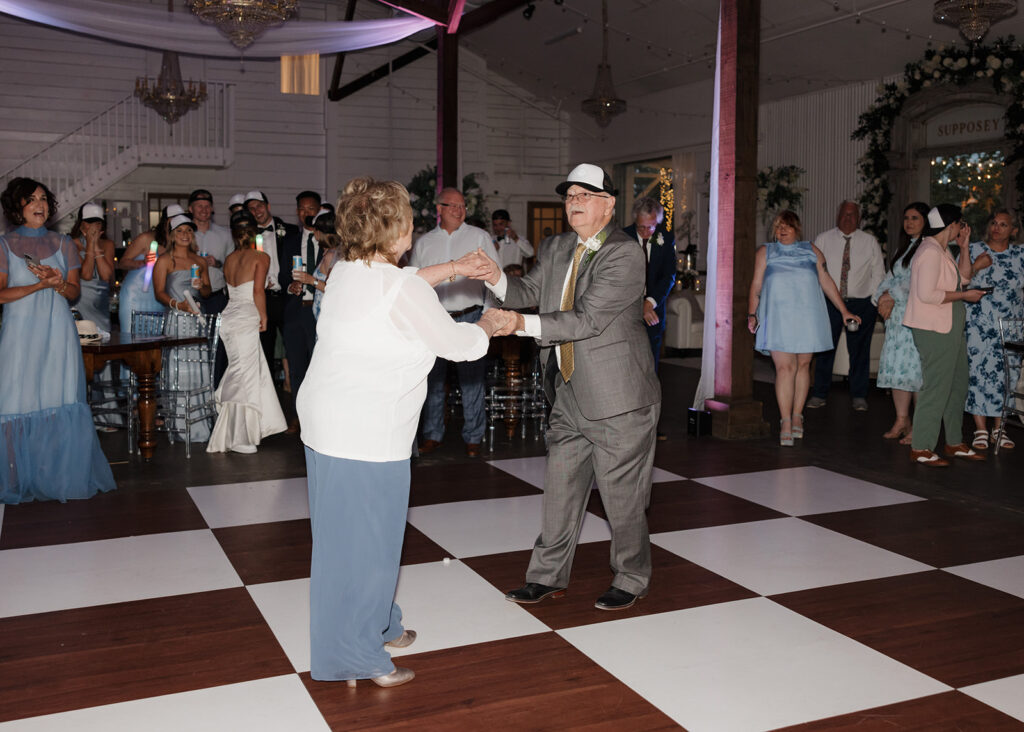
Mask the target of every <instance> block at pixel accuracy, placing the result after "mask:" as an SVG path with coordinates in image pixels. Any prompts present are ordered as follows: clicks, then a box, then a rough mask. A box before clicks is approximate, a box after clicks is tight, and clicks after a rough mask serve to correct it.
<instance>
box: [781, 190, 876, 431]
mask: <svg viewBox="0 0 1024 732" xmlns="http://www.w3.org/2000/svg"><path fill="white" fill-rule="evenodd" d="M858 226H860V206H858V205H857V204H856V203H854V202H853V201H843V202H842V203H841V204H839V211H838V212H837V214H836V227H835V228H834V229H829V230H828V231H826V232H825V233H823V234H819V235H818V238H817V239H815V240H814V246H816V247H817V248H818V249H819V250H821V253H822V254H824V255H825V268H826V269H827V270H828V273H829V274H830V275H831V276H832V279H833V280H834V281H835V283H836V287H838V288H839V291H840V295H841V296H842V298H843V301H844V302H845V303H846V308H847V309H848V310H849V311H850V312H851V313H853V314H854V315H857V316H859V317H860V319H861V324H860V326H859V327H858V329H857V330H854V331H850V330H847V332H846V351H847V353H848V354H849V356H850V396H851V397H852V406H853V408H854V409H855V410H857V411H858V412H866V411H867V409H868V400H867V396H868V380H869V373H868V371H869V369H870V366H871V335H872V333H874V332H875V320H876V319H877V318H878V309H877V308H876V307H875V305H874V304H872V302H871V297H872V296H873V295H874V294H875V289H876V288H877V287H878V285H879V284H880V283H881V282H882V279H883V278H884V277H885V261H884V260H883V258H882V250H881V248H880V247H879V246H878V240H877V239H875V237H873V236H872V235H871V234H869V233H867V232H866V231H861V230H860V229H859V228H857V227H858ZM847 242H849V259H848V263H847V264H846V266H845V267H844V264H843V263H844V259H846V256H845V252H846V251H847ZM844 269H845V270H846V271H845V273H844ZM825 306H826V307H827V308H828V319H829V321H830V322H831V324H832V344H833V345H832V350H831V351H826V352H824V353H819V354H817V356H816V358H815V365H814V388H813V389H812V392H811V394H812V396H811V398H810V399H808V400H807V406H808V407H809V408H811V409H814V408H816V407H821V406H824V404H825V399H826V397H828V390H829V386H830V385H831V384H832V363H833V361H835V357H836V350H835V346H836V344H838V343H839V334H840V333H842V332H843V325H844V324H843V317H842V316H841V315H840V314H839V311H838V310H836V308H835V306H834V305H833V304H832V303H830V302H827V301H826V303H825ZM794 315H795V316H799V313H794Z"/></svg>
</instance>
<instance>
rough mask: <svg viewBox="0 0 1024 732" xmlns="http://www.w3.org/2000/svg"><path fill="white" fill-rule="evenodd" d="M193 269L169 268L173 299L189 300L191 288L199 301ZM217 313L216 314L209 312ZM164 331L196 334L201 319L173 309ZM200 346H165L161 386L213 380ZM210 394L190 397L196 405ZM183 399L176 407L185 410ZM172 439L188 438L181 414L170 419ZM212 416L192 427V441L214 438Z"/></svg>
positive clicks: (187, 387)
mask: <svg viewBox="0 0 1024 732" xmlns="http://www.w3.org/2000/svg"><path fill="white" fill-rule="evenodd" d="M191 279H192V272H191V271H190V270H187V269H182V270H178V271H177V272H168V273H167V280H166V282H165V285H164V289H165V290H166V291H167V294H168V296H170V298H171V299H172V300H179V301H184V300H185V292H186V291H188V292H191V293H192V297H193V299H194V300H195V301H196V303H199V292H198V290H196V289H195V288H193V287H192V286H191V284H190V281H191ZM208 317H216V316H208ZM164 333H165V334H166V335H172V336H192V335H197V334H198V333H199V323H198V320H197V319H196V318H195V317H194V316H191V315H189V314H187V313H185V312H182V311H181V310H170V311H168V313H167V319H166V320H165V321H164ZM203 352H204V351H202V350H201V349H200V348H199V346H177V347H176V348H165V349H164V365H163V368H162V369H161V371H160V378H161V381H160V387H161V389H164V390H167V389H178V390H190V389H197V388H199V387H201V386H206V385H209V384H210V383H211V378H212V377H211V373H210V369H209V367H208V366H207V364H206V363H199V362H197V361H198V360H199V359H201V358H202V355H201V354H202V353H203ZM205 398H206V397H205V396H201V395H197V396H193V397H190V399H191V400H192V405H193V406H195V405H197V404H200V403H201V402H202V401H203V400H204V399H205ZM177 399H178V401H179V402H180V403H179V404H178V405H177V408H176V410H175V411H178V412H181V413H184V397H177ZM168 422H169V424H168V427H169V434H170V436H171V440H172V441H173V440H178V441H179V442H184V441H185V424H184V421H183V420H181V419H180V418H174V419H170V420H168ZM211 422H212V420H211V419H210V418H208V417H207V418H204V419H202V420H200V421H198V422H196V423H195V424H193V425H192V426H191V428H190V435H189V436H190V437H191V441H192V442H206V441H207V440H209V439H210V429H211V427H212V424H211Z"/></svg>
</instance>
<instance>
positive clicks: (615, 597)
mask: <svg viewBox="0 0 1024 732" xmlns="http://www.w3.org/2000/svg"><path fill="white" fill-rule="evenodd" d="M645 596H646V595H634V594H633V593H632V592H626V591H625V590H620V589H619V588H618V587H609V588H608V591H607V592H606V593H604V594H603V595H601V596H600V597H599V598H597V602H595V603H594V607H596V608H597V609H598V610H625V609H626V608H627V607H632V606H633V603H635V602H636V601H637V600H638V599H639V598H640V597H645Z"/></svg>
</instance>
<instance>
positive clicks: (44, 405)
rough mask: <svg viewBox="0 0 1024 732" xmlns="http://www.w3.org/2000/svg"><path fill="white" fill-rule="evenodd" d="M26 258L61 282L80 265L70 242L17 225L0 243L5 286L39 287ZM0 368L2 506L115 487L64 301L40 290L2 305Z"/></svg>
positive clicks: (79, 495) (83, 495)
mask: <svg viewBox="0 0 1024 732" xmlns="http://www.w3.org/2000/svg"><path fill="white" fill-rule="evenodd" d="M26 253H28V254H31V255H32V256H33V257H34V258H35V259H36V260H38V261H39V262H41V263H42V264H46V265H49V266H51V267H54V268H56V269H59V270H60V271H61V272H62V273H63V274H64V275H65V277H66V276H67V273H68V271H69V270H72V269H77V268H78V267H79V266H80V264H79V259H78V252H77V251H76V250H75V247H74V244H73V243H72V242H71V240H70V239H68V238H67V237H65V236H62V235H60V234H57V233H55V232H52V231H47V230H46V229H30V228H27V227H24V226H22V227H19V228H18V229H16V230H15V231H13V232H9V233H8V234H6V235H4V236H2V237H0V271H4V272H6V273H7V285H8V287H18V286H21V285H31V284H34V283H36V282H38V278H36V276H35V275H34V274H32V272H31V271H29V269H28V265H27V264H26V263H25V260H24V259H23V256H24V255H25V254H26ZM0 363H2V364H3V367H2V368H0V449H2V450H3V452H4V459H3V461H2V462H0V502H2V503H24V502H27V501H33V500H58V501H62V502H63V501H66V500H68V499H73V498H89V497H90V496H92V495H94V494H95V493H96V492H97V491H110V490H113V489H114V488H116V487H117V486H116V485H115V483H114V476H113V475H112V474H111V472H110V465H109V463H108V462H107V459H106V457H105V456H104V455H103V450H101V449H100V443H99V440H98V439H97V438H96V430H95V429H94V428H93V424H92V414H91V413H90V411H89V406H88V404H86V402H85V368H84V367H83V365H82V348H81V346H80V345H79V342H78V331H77V329H76V328H75V321H74V318H72V317H71V309H70V307H68V302H67V300H65V299H64V298H63V297H61V296H60V295H58V294H57V293H56V292H55V291H54V290H53V289H52V288H46V289H43V290H39V291H37V292H34V293H32V294H31V295H28V296H26V297H23V298H20V299H18V300H15V301H14V302H10V303H7V304H6V305H4V318H3V326H2V327H0Z"/></svg>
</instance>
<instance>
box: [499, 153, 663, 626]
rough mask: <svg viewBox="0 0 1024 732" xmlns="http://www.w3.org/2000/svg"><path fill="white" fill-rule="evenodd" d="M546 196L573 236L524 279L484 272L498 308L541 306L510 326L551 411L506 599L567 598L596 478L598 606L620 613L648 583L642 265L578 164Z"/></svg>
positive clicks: (597, 177) (609, 191)
mask: <svg viewBox="0 0 1024 732" xmlns="http://www.w3.org/2000/svg"><path fill="white" fill-rule="evenodd" d="M555 190H556V191H557V192H558V193H559V194H560V195H562V196H563V197H564V198H565V212H566V216H567V217H568V220H569V225H570V226H571V227H572V229H573V231H570V232H566V233H564V234H560V235H558V236H556V237H554V238H552V239H551V240H549V241H548V242H547V243H546V244H545V246H544V247H543V248H542V249H541V251H540V252H539V255H538V261H537V264H536V266H534V268H533V269H531V270H530V272H529V273H528V274H527V275H526V276H525V277H522V278H508V277H506V276H505V275H504V274H503V273H502V272H501V269H500V268H499V267H498V266H497V264H495V265H494V266H493V267H491V268H490V271H489V272H488V274H487V275H485V279H486V282H487V285H488V287H489V288H490V289H491V290H492V291H493V293H494V294H495V296H496V297H497V298H498V299H499V300H501V301H502V304H503V307H505V308H528V307H539V309H540V314H539V315H521V314H520V315H519V316H518V322H517V323H516V328H517V332H518V333H519V335H526V336H531V337H534V338H537V339H539V341H540V345H541V347H542V348H543V351H542V353H541V362H542V363H543V364H544V372H545V373H544V390H545V392H546V394H547V397H548V401H550V402H551V404H552V411H551V419H550V428H549V430H548V433H547V434H548V463H547V475H546V477H545V489H544V491H545V492H544V509H543V520H542V525H541V532H540V536H539V537H538V538H537V542H536V544H535V545H534V548H533V556H532V558H531V560H530V566H529V569H528V570H527V572H526V584H525V585H523V586H522V587H520V588H518V589H515V590H512V591H511V592H509V593H508V594H506V595H505V597H506V599H508V600H510V601H512V602H517V603H521V604H530V603H536V602H540V601H541V600H543V599H545V598H547V597H557V596H560V595H561V594H564V591H565V588H566V586H567V585H568V584H569V573H570V571H571V568H572V560H573V556H574V555H575V552H576V543H577V540H578V539H579V534H580V528H581V527H582V525H583V516H584V510H585V507H586V503H587V499H588V497H589V495H590V487H591V484H592V483H593V481H594V480H595V479H596V480H597V487H598V490H600V492H601V500H602V501H603V503H604V507H605V511H606V512H607V514H608V522H609V523H610V524H611V530H612V542H611V566H612V569H613V571H614V573H615V576H614V578H613V579H612V583H611V587H610V588H609V589H608V591H607V592H605V593H604V594H603V595H601V597H599V598H598V599H597V603H596V605H595V606H596V607H597V608H599V609H601V610H620V609H623V608H627V607H630V606H631V605H632V604H633V603H635V602H636V600H637V599H638V598H642V597H644V596H645V595H646V594H647V586H648V582H649V580H650V576H651V546H650V538H649V536H648V533H647V519H646V516H645V514H644V510H645V508H646V506H647V503H648V499H649V496H650V490H651V469H652V466H653V462H654V445H655V429H656V426H657V424H658V415H659V413H660V412H661V387H660V385H659V383H658V379H657V377H656V376H655V374H654V361H653V359H652V357H651V347H650V344H649V342H648V339H647V333H646V332H645V330H644V321H643V298H644V292H645V270H646V267H645V263H644V256H643V252H642V251H641V249H640V247H638V246H637V245H636V241H635V240H633V239H632V238H630V237H629V236H627V235H626V234H625V233H624V232H622V231H621V230H620V229H619V228H618V227H616V226H614V225H613V224H612V215H613V212H614V210H615V195H616V193H617V191H616V190H615V188H614V187H613V186H612V182H611V178H610V177H609V176H608V174H607V173H605V172H604V170H602V169H601V168H600V167H598V166H596V165H590V164H587V163H584V164H582V165H578V166H576V167H575V168H574V169H573V170H572V172H571V173H569V177H568V178H567V179H566V180H565V181H564V182H562V183H560V184H559V185H558V186H557V188H556V189H555Z"/></svg>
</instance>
